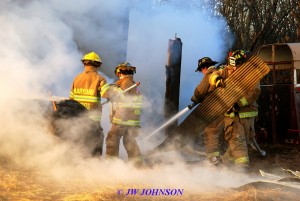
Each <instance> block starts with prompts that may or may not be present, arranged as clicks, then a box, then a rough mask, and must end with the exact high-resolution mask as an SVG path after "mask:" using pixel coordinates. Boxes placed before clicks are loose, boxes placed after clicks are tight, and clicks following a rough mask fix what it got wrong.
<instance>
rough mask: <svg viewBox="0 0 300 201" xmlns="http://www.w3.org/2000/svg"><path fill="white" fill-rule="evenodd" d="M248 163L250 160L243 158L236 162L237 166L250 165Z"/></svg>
mask: <svg viewBox="0 0 300 201" xmlns="http://www.w3.org/2000/svg"><path fill="white" fill-rule="evenodd" d="M248 163H249V158H248V157H241V158H238V159H236V160H234V164H235V165H238V164H248Z"/></svg>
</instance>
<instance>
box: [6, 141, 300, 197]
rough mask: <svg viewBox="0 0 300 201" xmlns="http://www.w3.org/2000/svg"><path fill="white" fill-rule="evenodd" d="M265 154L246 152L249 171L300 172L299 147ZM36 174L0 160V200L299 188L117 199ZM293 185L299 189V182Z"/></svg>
mask: <svg viewBox="0 0 300 201" xmlns="http://www.w3.org/2000/svg"><path fill="white" fill-rule="evenodd" d="M261 148H262V149H263V150H265V151H266V152H267V155H266V157H265V158H262V157H261V156H260V155H259V154H258V152H256V151H250V159H251V172H253V173H254V174H259V170H263V171H265V172H268V173H271V174H276V175H277V176H281V177H289V178H295V177H293V175H292V173H291V172H289V171H285V170H283V169H289V170H293V171H296V170H298V171H299V170H300V146H299V145H297V146H293V145H265V146H261ZM38 175H39V172H36V171H32V170H25V169H24V168H22V167H18V166H14V164H13V163H11V160H10V159H8V158H3V157H1V158H0V201H11V200H12V201H15V200H22V201H25V200H26V201H31V200H63V201H81V200H85V201H96V200H97V201H98V200H151V201H152V200H157V201H159V200H179V201H183V200H184V201H185V200H189V201H199V200H216V201H218V200H220V201H221V200H227V201H231V200H232V201H233V200H266V201H267V200H268V201H269V200H274V201H277V200H292V201H293V200H295V201H297V200H300V187H299V188H292V187H290V186H285V183H282V185H281V183H276V184H275V183H264V182H260V181H257V182H254V183H249V184H247V185H244V186H241V187H239V188H236V189H223V190H220V191H219V192H218V193H215V192H214V193H211V192H207V193H203V192H201V193H194V192H193V193H187V194H185V195H184V196H181V197H180V198H178V197H177V198H176V199H174V198H172V197H163V198H162V197H149V198H145V199H140V198H137V197H126V196H124V195H123V196H122V195H121V196H119V195H117V194H116V192H115V186H103V185H99V184H95V185H89V186H84V185H82V184H81V183H80V182H74V183H73V184H72V185H69V186H60V185H57V184H55V183H54V182H51V180H47V181H44V182H43V181H40V180H37V179H36V178H37V177H38ZM294 184H295V185H296V186H300V183H299V180H295V181H294Z"/></svg>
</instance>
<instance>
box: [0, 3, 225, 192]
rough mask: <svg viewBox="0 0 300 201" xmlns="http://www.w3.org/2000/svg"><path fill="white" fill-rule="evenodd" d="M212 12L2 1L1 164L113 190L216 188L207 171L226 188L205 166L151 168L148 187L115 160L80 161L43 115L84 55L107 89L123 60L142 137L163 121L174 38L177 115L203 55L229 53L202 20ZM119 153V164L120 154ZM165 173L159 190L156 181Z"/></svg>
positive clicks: (213, 24) (65, 91)
mask: <svg viewBox="0 0 300 201" xmlns="http://www.w3.org/2000/svg"><path fill="white" fill-rule="evenodd" d="M209 9H210V8H209V7H208V6H207V5H206V4H204V3H203V1H200V0H198V1H196V0H194V1H179V0H177V1H175V0H174V1H172V0H169V1H167V0H165V1H162V0H161V1H156V0H151V1H150V0H145V1H124V0H110V1H107V0H78V1H76V2H74V1H71V0H66V1H60V0H27V1H22V0H5V1H1V3H0V22H1V26H2V28H1V32H0V39H1V47H0V64H1V68H0V80H1V84H0V91H1V94H2V95H1V99H0V111H1V117H0V121H1V130H0V138H1V140H0V155H5V156H8V157H10V158H12V159H13V160H14V161H15V162H16V163H18V164H21V165H22V166H25V167H32V168H37V169H40V170H44V171H45V172H47V174H49V175H52V176H53V177H54V178H57V179H60V180H61V179H66V178H70V177H74V176H76V178H83V179H84V180H96V181H97V182H100V181H101V182H107V183H110V184H111V183H114V182H115V183H118V181H121V182H124V183H129V184H132V183H131V181H136V182H139V183H141V184H144V183H148V184H153V185H155V184H158V182H159V184H160V185H171V184H172V185H173V184H174V185H176V184H178V181H179V180H181V184H182V185H184V186H193V185H194V186H203V181H204V180H205V185H207V186H209V184H210V182H208V180H209V181H213V180H214V179H212V178H210V177H208V176H203V175H202V176H199V174H198V173H199V172H207V174H205V175H215V174H216V175H217V176H219V178H223V179H220V180H219V181H220V183H219V185H220V186H226V185H227V183H226V182H225V181H227V180H228V179H229V177H230V176H228V175H225V173H217V172H216V171H215V170H208V169H206V168H205V167H197V168H195V169H191V171H186V168H185V166H184V165H183V164H178V165H175V166H165V167H162V168H160V169H159V168H158V169H156V168H154V169H153V170H151V174H153V175H154V176H153V177H152V178H151V179H150V178H149V177H148V176H149V173H147V174H146V175H145V174H144V172H143V171H135V172H133V173H135V174H132V175H131V174H130V176H128V175H129V173H130V172H132V169H133V167H132V166H130V165H127V164H124V163H123V162H122V161H116V162H110V161H105V160H101V161H99V160H98V159H85V158H84V157H83V156H82V155H81V154H80V148H79V147H72V146H70V145H69V144H67V143H63V142H61V141H60V140H59V139H57V138H55V137H54V136H52V135H51V132H50V130H49V127H48V118H47V117H48V116H47V115H48V114H47V113H45V112H44V111H45V108H46V107H49V104H50V101H49V96H48V92H49V91H51V92H52V94H54V95H57V96H62V97H68V96H69V89H70V86H71V83H72V80H73V78H74V77H75V75H76V74H78V73H79V72H80V71H81V70H82V64H81V62H80V59H81V57H82V55H83V54H84V53H85V52H89V51H95V52H97V53H99V54H100V55H101V58H102V61H103V63H104V65H103V67H102V69H101V72H102V73H104V75H106V77H107V79H108V81H109V82H113V79H114V75H113V70H114V66H115V65H116V64H118V63H119V62H123V61H124V60H127V61H128V62H130V63H132V64H133V65H135V66H137V74H136V80H137V81H140V82H141V83H142V84H141V86H140V88H141V90H142V92H143V93H144V95H145V106H144V114H143V119H142V120H143V123H142V132H141V136H142V137H143V136H145V135H146V134H147V133H149V132H151V131H152V130H154V129H155V126H159V125H158V123H161V122H162V121H163V119H162V111H163V110H162V108H163V105H162V103H163V97H164V87H165V83H164V75H165V72H164V66H165V64H166V55H167V44H168V40H169V39H173V38H174V37H175V34H177V37H180V38H181V39H182V41H183V55H182V75H181V97H180V99H181V108H183V107H185V106H186V105H187V104H189V98H190V96H191V95H192V93H193V90H194V88H195V86H196V85H197V83H198V82H199V81H200V79H201V75H199V74H197V73H194V70H195V67H196V65H197V60H198V59H199V58H200V57H203V56H210V57H212V58H213V59H214V60H220V59H221V58H223V53H224V52H225V51H226V48H227V47H225V44H224V41H225V40H224V38H222V36H223V35H222V34H220V32H223V31H224V27H225V26H226V24H225V21H223V20H222V19H215V18H213V17H212V16H208V14H209V13H210V12H209ZM122 17H125V18H124V19H123V18H122ZM128 18H129V21H128ZM128 23H129V27H128ZM124 33H125V34H124ZM127 33H128V38H127ZM127 39H128V40H127ZM127 45H128V46H127ZM126 46H127V49H126ZM33 99H35V101H34V100H33ZM36 99H38V100H39V101H36ZM50 107H51V104H50ZM107 117H108V107H106V108H104V114H103V118H104V119H103V122H102V125H103V127H104V129H105V132H107V131H108V129H109V127H110V124H109V121H108V118H107ZM76 124H77V126H78V125H80V124H83V125H84V122H76ZM78 134H80V133H78ZM139 141H140V143H142V144H140V145H141V148H142V150H143V151H144V150H147V148H148V147H151V142H145V141H143V140H141V139H139ZM122 153H123V154H122V158H126V155H125V154H124V150H123V151H122ZM99 170H103V171H99ZM174 171H175V172H174ZM209 171H213V173H212V174H210V173H208V172H209ZM178 172H180V174H178ZM168 174H169V176H167V177H168V179H166V180H165V181H164V182H162V180H161V179H159V180H157V179H156V178H162V176H166V175H168ZM95 175H97V176H95ZM107 175H110V177H108V176H107ZM124 175H126V176H124ZM147 175H148V176H147ZM179 175H181V176H179ZM195 175H197V177H195ZM198 177H200V178H199V179H195V178H198ZM129 178H130V179H129ZM201 179H202V180H203V181H201ZM112 181H114V182H112ZM183 181H185V182H183ZM224 182H225V183H224ZM211 184H212V183H211ZM177 186H178V185H177ZM169 187H170V186H169Z"/></svg>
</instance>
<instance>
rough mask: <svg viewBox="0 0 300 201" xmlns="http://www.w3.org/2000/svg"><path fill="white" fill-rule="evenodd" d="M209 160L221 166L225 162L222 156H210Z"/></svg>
mask: <svg viewBox="0 0 300 201" xmlns="http://www.w3.org/2000/svg"><path fill="white" fill-rule="evenodd" d="M209 161H210V163H211V164H213V165H215V166H220V165H222V164H223V162H222V159H221V157H220V156H212V157H210V158H209Z"/></svg>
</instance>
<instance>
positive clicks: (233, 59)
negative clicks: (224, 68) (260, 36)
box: [228, 50, 250, 67]
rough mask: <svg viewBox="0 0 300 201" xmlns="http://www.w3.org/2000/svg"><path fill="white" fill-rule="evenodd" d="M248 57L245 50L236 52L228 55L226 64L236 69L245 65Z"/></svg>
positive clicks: (248, 54) (248, 53)
mask: <svg viewBox="0 0 300 201" xmlns="http://www.w3.org/2000/svg"><path fill="white" fill-rule="evenodd" d="M249 57H250V52H248V51H245V50H236V51H234V52H230V53H229V56H228V64H229V65H231V66H236V67H237V66H239V65H241V64H243V63H245V62H246V61H247V60H248V58H249Z"/></svg>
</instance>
